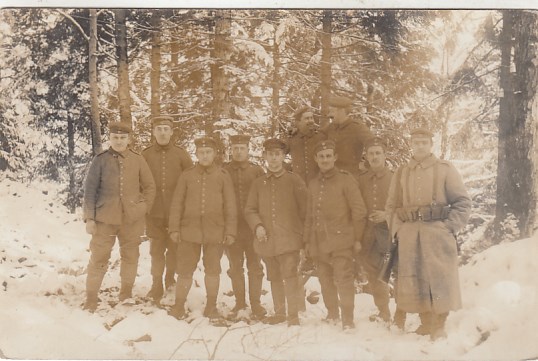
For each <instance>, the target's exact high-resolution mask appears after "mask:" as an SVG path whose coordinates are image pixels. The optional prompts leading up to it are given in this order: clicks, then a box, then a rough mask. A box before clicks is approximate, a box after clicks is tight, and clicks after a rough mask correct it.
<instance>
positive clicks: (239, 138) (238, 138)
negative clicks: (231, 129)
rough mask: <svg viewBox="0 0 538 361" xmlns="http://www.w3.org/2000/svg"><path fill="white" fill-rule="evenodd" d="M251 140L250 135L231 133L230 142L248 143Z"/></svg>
mask: <svg viewBox="0 0 538 361" xmlns="http://www.w3.org/2000/svg"><path fill="white" fill-rule="evenodd" d="M249 141H250V135H247V134H236V135H230V144H248V142H249Z"/></svg>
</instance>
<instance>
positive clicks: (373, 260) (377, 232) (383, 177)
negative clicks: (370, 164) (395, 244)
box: [358, 167, 392, 267]
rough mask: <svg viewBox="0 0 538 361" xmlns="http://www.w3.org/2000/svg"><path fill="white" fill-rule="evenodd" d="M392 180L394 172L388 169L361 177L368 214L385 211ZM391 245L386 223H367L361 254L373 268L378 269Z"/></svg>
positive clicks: (362, 192) (370, 171)
mask: <svg viewBox="0 0 538 361" xmlns="http://www.w3.org/2000/svg"><path fill="white" fill-rule="evenodd" d="M391 179H392V171H391V170H390V169H388V168H387V167H383V168H382V169H381V170H379V171H377V172H374V171H373V170H371V169H369V170H367V171H366V172H364V173H362V174H360V175H359V178H358V180H359V188H360V190H361V194H362V196H363V199H364V203H365V204H366V209H367V212H368V214H370V213H372V212H373V211H376V210H380V211H385V203H386V201H387V197H388V194H389V188H390V181H391ZM390 243H391V242H390V238H389V234H388V226H387V223H386V222H381V223H374V222H371V221H367V223H366V230H365V231H364V238H363V241H362V249H361V252H360V254H361V256H363V257H364V258H365V259H366V260H367V262H368V263H370V265H371V266H374V267H377V266H379V265H380V263H381V261H382V258H383V256H384V254H385V253H386V252H388V251H389V250H390Z"/></svg>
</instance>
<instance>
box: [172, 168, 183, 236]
mask: <svg viewBox="0 0 538 361" xmlns="http://www.w3.org/2000/svg"><path fill="white" fill-rule="evenodd" d="M187 176H188V173H181V175H180V176H179V179H178V181H177V184H176V189H175V190H174V195H173V196H172V202H171V203H170V216H169V219H168V232H170V233H172V232H179V225H180V223H181V217H182V215H183V210H184V207H185V195H186V194H187Z"/></svg>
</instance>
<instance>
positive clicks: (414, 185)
mask: <svg viewBox="0 0 538 361" xmlns="http://www.w3.org/2000/svg"><path fill="white" fill-rule="evenodd" d="M435 168H437V171H435V172H436V173H437V176H434V173H435V172H434V169H435ZM399 172H400V171H399ZM401 172H402V173H401V176H398V177H393V180H392V182H391V188H390V190H389V198H388V200H387V205H386V210H387V215H388V217H390V214H391V213H392V212H393V211H394V210H395V209H396V208H399V207H401V206H403V207H415V206H429V205H430V204H431V202H432V200H433V197H434V195H435V198H436V201H437V203H438V204H448V205H450V207H451V208H450V212H449V215H448V219H446V220H444V221H440V220H438V221H429V222H424V221H420V220H419V221H414V222H402V221H401V220H399V219H398V217H397V216H394V217H390V219H392V226H391V230H392V234H397V238H398V270H397V272H398V287H397V293H396V300H397V303H398V307H399V308H401V309H402V310H404V311H407V312H418V313H420V312H434V313H436V314H440V313H445V312H449V311H450V310H455V309H458V308H460V307H461V294H460V285H459V276H458V253H457V245H456V240H455V238H454V233H456V232H458V231H459V230H460V229H461V228H463V227H464V226H465V224H466V223H467V220H468V218H469V215H470V210H471V199H470V198H469V196H468V194H467V191H466V190H465V186H464V185H463V181H462V179H461V176H460V175H459V173H458V171H457V170H456V168H454V166H453V165H452V164H451V163H450V162H448V161H445V160H439V159H438V158H437V157H435V156H434V155H431V156H430V157H428V158H426V159H425V160H423V161H422V162H420V163H419V162H417V161H416V160H414V159H411V161H409V163H408V164H407V165H404V166H403V168H402V170H401ZM434 178H436V180H435V184H434ZM398 199H399V200H401V204H397V201H398Z"/></svg>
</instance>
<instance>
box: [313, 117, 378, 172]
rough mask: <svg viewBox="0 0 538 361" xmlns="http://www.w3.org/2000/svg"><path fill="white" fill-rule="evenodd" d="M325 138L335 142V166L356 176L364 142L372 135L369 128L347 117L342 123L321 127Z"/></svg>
mask: <svg viewBox="0 0 538 361" xmlns="http://www.w3.org/2000/svg"><path fill="white" fill-rule="evenodd" d="M323 132H324V133H325V134H326V136H327V139H330V140H332V141H334V142H335V144H336V150H335V152H336V154H337V155H338V159H337V160H336V163H335V166H336V167H337V168H339V169H343V170H347V171H348V172H350V173H351V174H353V175H354V176H358V173H359V163H360V162H361V159H362V151H363V148H364V142H365V141H366V140H367V139H368V138H371V137H373V134H372V133H371V132H370V129H368V127H367V126H366V125H365V124H364V123H362V122H359V121H358V120H354V119H351V118H348V119H347V120H346V121H344V123H342V124H340V125H339V124H336V123H334V122H333V123H331V124H329V125H328V126H326V127H325V128H324V129H323Z"/></svg>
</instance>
